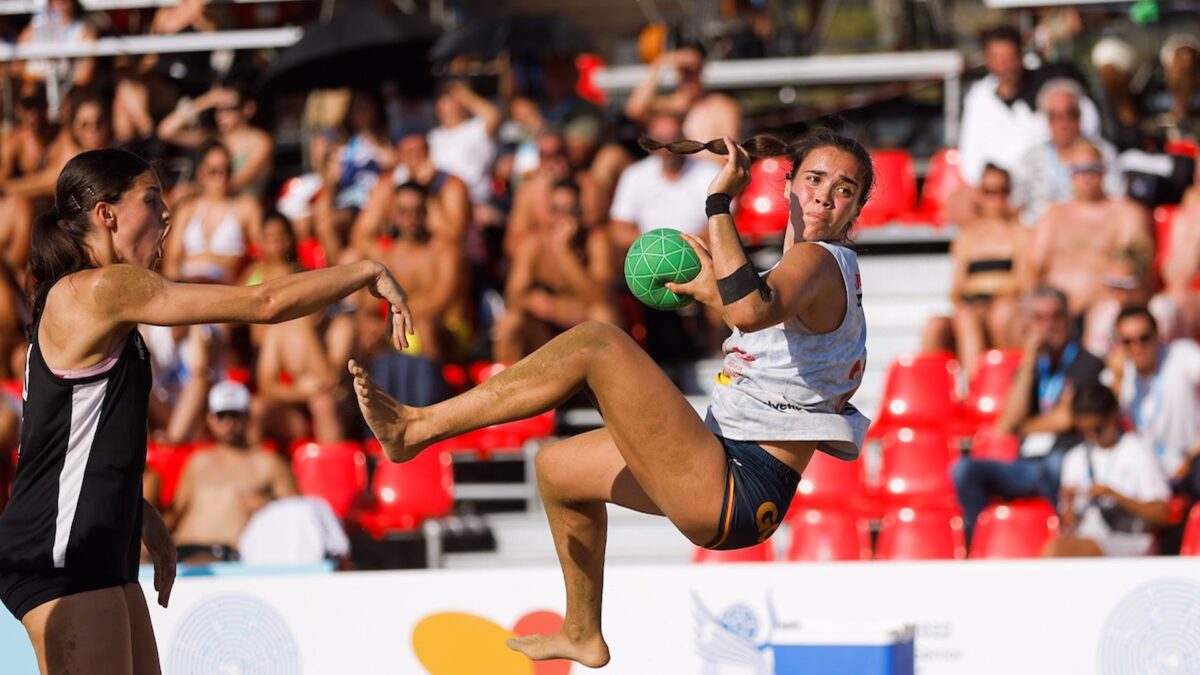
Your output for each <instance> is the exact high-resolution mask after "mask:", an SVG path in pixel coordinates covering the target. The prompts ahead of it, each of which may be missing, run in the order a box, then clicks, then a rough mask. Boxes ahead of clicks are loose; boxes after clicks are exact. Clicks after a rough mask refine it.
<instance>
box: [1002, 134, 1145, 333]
mask: <svg viewBox="0 0 1200 675" xmlns="http://www.w3.org/2000/svg"><path fill="white" fill-rule="evenodd" d="M1064 159H1065V160H1066V161H1067V165H1068V166H1069V167H1070V169H1071V186H1072V188H1073V189H1074V191H1075V197H1074V198H1073V199H1071V200H1070V201H1066V202H1063V203H1061V204H1055V205H1053V206H1051V207H1050V208H1049V209H1047V210H1046V212H1045V214H1043V215H1042V219H1041V220H1040V221H1038V225H1037V229H1036V230H1035V231H1034V235H1033V245H1032V250H1031V251H1030V256H1031V261H1030V264H1029V266H1028V267H1027V268H1026V269H1027V270H1028V272H1029V274H1030V280H1029V282H1027V286H1029V287H1032V286H1036V285H1039V284H1049V285H1051V286H1054V287H1055V288H1059V289H1062V290H1063V291H1064V292H1066V294H1067V297H1068V298H1069V299H1070V312H1071V316H1072V317H1080V316H1082V314H1083V313H1084V312H1085V311H1087V309H1088V307H1090V306H1091V304H1092V303H1093V302H1095V301H1096V300H1097V299H1098V297H1099V295H1100V291H1101V279H1102V278H1103V275H1104V270H1105V268H1106V267H1107V266H1108V261H1109V259H1110V258H1111V257H1112V255H1113V253H1115V252H1116V251H1118V250H1120V249H1122V248H1126V247H1128V246H1144V247H1146V248H1148V249H1152V248H1153V244H1151V242H1150V238H1149V232H1150V216H1149V214H1148V213H1146V210H1145V209H1144V208H1143V207H1141V206H1139V205H1138V204H1135V203H1134V202H1132V201H1130V200H1128V199H1110V198H1109V197H1108V196H1107V195H1105V194H1104V188H1103V180H1104V160H1103V157H1102V155H1101V154H1100V151H1099V150H1097V149H1096V146H1094V145H1092V144H1091V143H1090V142H1088V141H1086V140H1082V139H1081V140H1079V141H1077V142H1076V144H1075V146H1074V147H1072V148H1071V150H1070V151H1068V152H1067V153H1066V154H1065V156H1064Z"/></svg>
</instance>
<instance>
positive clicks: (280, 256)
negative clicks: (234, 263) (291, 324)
mask: <svg viewBox="0 0 1200 675" xmlns="http://www.w3.org/2000/svg"><path fill="white" fill-rule="evenodd" d="M259 258H260V260H259V262H256V263H254V264H252V265H250V266H249V267H247V268H246V271H245V272H244V273H243V274H242V284H243V285H246V286H257V285H258V284H261V283H263V282H265V281H270V280H272V279H278V278H279V277H283V276H287V275H289V274H295V273H296V272H302V271H304V268H303V267H301V265H300V263H299V262H297V260H296V258H297V255H296V233H295V231H294V230H293V229H292V224H291V223H289V222H288V220H287V218H284V217H283V216H282V215H280V214H278V213H273V214H271V215H269V216H267V218H266V220H265V221H263V226H262V238H261V239H260V242H259Z"/></svg>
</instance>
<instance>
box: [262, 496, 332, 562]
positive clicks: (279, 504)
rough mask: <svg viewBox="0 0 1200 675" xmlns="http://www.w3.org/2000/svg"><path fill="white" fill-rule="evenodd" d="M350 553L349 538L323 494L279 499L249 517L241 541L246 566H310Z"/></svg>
mask: <svg viewBox="0 0 1200 675" xmlns="http://www.w3.org/2000/svg"><path fill="white" fill-rule="evenodd" d="M349 553H350V540H349V539H347V538H346V532H345V531H344V530H343V529H342V525H341V523H339V522H338V519H337V516H336V515H334V513H333V509H331V508H329V504H328V503H326V502H325V500H324V499H321V498H320V497H287V498H284V499H276V500H275V501H273V502H271V503H269V504H267V505H266V506H264V507H262V508H261V509H259V510H258V511H256V512H255V513H254V515H253V516H251V517H250V522H248V523H246V529H245V530H242V536H241V538H239V540H238V558H239V559H240V560H241V562H242V564H243V565H311V564H316V563H319V562H321V561H323V560H327V559H329V558H339V557H341V556H345V555H348V554H349Z"/></svg>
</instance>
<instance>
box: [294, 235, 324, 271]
mask: <svg viewBox="0 0 1200 675" xmlns="http://www.w3.org/2000/svg"><path fill="white" fill-rule="evenodd" d="M296 258H297V259H298V261H299V263H300V265H301V266H302V267H304V269H306V270H319V269H324V268H326V267H329V261H328V259H327V258H326V257H325V249H324V248H322V247H321V242H319V241H317V238H316V237H305V238H303V239H301V240H300V241H298V242H296Z"/></svg>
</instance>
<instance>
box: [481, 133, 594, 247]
mask: <svg viewBox="0 0 1200 675" xmlns="http://www.w3.org/2000/svg"><path fill="white" fill-rule="evenodd" d="M537 152H538V164H537V170H536V171H534V172H533V174H532V175H530V176H529V177H528V178H527V179H526V180H525V181H524V182H522V183H521V187H520V188H518V189H517V193H516V196H515V197H514V198H513V206H512V212H511V214H510V216H509V220H508V228H507V229H506V230H505V233H504V253H505V255H507V256H508V257H510V258H511V257H514V256H516V255H517V251H519V250H520V249H522V248H523V247H524V244H525V242H527V241H529V240H531V239H538V238H539V236H540V235H543V234H545V233H546V232H548V231H549V230H550V229H551V228H552V227H553V226H554V224H555V223H556V222H557V221H558V219H559V214H557V213H555V211H554V203H553V201H552V199H551V195H552V194H553V193H554V191H555V190H556V189H557V186H558V185H560V184H561V183H562V182H563V181H570V182H572V183H574V184H575V185H576V187H577V189H578V190H579V192H580V194H581V198H580V202H579V204H577V205H576V206H578V207H579V218H580V219H582V220H584V221H586V225H592V224H593V223H596V222H599V220H588V216H593V215H595V214H590V213H586V212H585V211H584V209H583V206H584V205H585V204H589V203H591V204H594V203H595V202H596V196H595V192H596V188H595V184H594V182H593V181H592V179H591V176H590V175H589V174H588V172H587V171H586V170H578V171H576V170H575V169H574V168H573V167H572V166H571V164H570V160H569V157H568V154H567V147H566V143H565V141H564V140H563V137H562V136H561V135H560V134H558V133H554V132H543V133H542V134H540V135H539V136H538V138H537Z"/></svg>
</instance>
